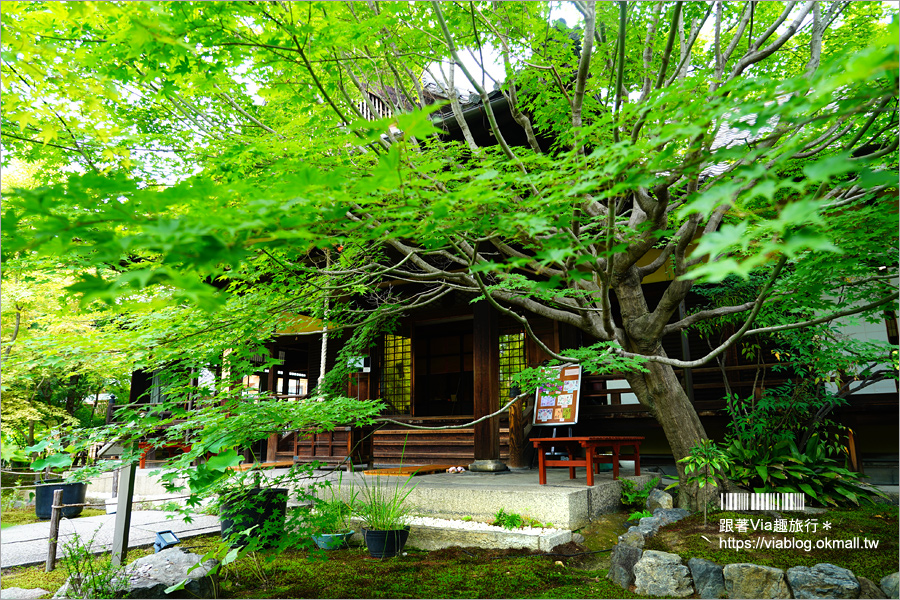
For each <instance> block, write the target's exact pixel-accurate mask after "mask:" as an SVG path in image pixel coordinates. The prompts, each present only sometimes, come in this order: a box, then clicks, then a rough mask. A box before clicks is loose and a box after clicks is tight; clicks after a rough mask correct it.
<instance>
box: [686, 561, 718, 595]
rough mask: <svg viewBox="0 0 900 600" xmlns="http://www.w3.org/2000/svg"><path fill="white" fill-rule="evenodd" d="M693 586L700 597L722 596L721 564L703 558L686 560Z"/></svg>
mask: <svg viewBox="0 0 900 600" xmlns="http://www.w3.org/2000/svg"><path fill="white" fill-rule="evenodd" d="M688 568H689V569H690V570H691V578H692V579H693V580H694V588H696V590H697V596H698V597H700V598H724V597H725V575H724V574H723V573H722V571H723V569H722V566H721V565H717V564H716V563H714V562H712V561H711V560H706V559H705V558H692V559H690V560H689V561H688Z"/></svg>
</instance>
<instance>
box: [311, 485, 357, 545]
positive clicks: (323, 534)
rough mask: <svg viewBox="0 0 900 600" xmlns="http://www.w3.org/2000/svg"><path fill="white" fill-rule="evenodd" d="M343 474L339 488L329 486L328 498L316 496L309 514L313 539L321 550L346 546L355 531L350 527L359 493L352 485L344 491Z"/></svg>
mask: <svg viewBox="0 0 900 600" xmlns="http://www.w3.org/2000/svg"><path fill="white" fill-rule="evenodd" d="M342 481H343V474H342V475H341V477H340V478H339V479H338V483H337V488H334V487H331V486H330V485H329V486H327V489H328V496H327V497H326V498H319V497H316V499H315V503H314V505H313V509H312V511H311V513H310V515H309V521H308V524H309V527H310V530H311V533H312V539H313V541H314V542H315V543H316V546H318V547H319V548H320V549H321V550H337V549H340V548H346V547H347V545H348V541H349V540H350V536H352V535H353V533H354V531H353V530H352V529H351V528H350V517H351V516H352V515H353V510H354V506H355V504H356V498H357V496H358V494H359V492H357V491H356V490H354V489H353V487H352V486H350V491H349V492H348V493H347V494H346V498H345V495H344V493H342Z"/></svg>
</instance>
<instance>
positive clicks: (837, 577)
mask: <svg viewBox="0 0 900 600" xmlns="http://www.w3.org/2000/svg"><path fill="white" fill-rule="evenodd" d="M787 580H788V584H789V585H790V586H791V590H793V592H794V598H859V590H860V586H859V581H857V580H856V577H855V576H854V575H853V572H852V571H850V570H848V569H843V568H841V567H837V566H835V565H832V564H829V563H819V564H817V565H815V566H813V567H791V568H790V569H788V570H787Z"/></svg>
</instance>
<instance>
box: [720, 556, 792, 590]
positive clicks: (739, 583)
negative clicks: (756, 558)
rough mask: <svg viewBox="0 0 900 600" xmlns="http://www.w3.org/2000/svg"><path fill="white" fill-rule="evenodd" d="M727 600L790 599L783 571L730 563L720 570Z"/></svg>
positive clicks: (748, 564)
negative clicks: (751, 599)
mask: <svg viewBox="0 0 900 600" xmlns="http://www.w3.org/2000/svg"><path fill="white" fill-rule="evenodd" d="M722 573H723V574H724V575H725V592H726V593H727V594H728V597H729V598H790V597H791V590H790V588H788V584H787V578H786V577H785V574H784V571H782V570H781V569H776V568H774V567H763V566H760V565H754V564H750V563H732V564H730V565H725V568H724V569H723V570H722Z"/></svg>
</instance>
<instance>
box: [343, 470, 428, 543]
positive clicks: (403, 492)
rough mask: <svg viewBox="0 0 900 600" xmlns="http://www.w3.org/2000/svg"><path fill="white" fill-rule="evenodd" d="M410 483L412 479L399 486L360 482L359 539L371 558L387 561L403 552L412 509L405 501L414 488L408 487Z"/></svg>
mask: <svg viewBox="0 0 900 600" xmlns="http://www.w3.org/2000/svg"><path fill="white" fill-rule="evenodd" d="M411 481H412V477H410V478H408V479H407V480H406V482H405V483H403V484H402V485H401V484H400V482H398V481H396V480H393V481H390V482H386V481H383V480H382V479H381V478H376V479H375V481H374V482H373V483H369V482H368V480H366V479H364V480H363V482H364V485H363V490H362V499H361V500H360V502H359V508H358V509H357V514H358V515H359V517H360V518H361V519H362V521H363V528H362V530H363V539H364V540H365V542H366V548H368V550H369V555H370V556H372V558H389V557H392V556H397V555H398V554H400V552H402V551H403V546H404V545H405V544H406V540H407V538H409V519H410V517H411V516H412V507H411V506H410V505H409V504H408V503H407V502H406V500H407V498H409V495H410V494H411V493H412V491H413V490H414V489H415V487H416V486H415V484H413V485H410V482H411Z"/></svg>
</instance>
